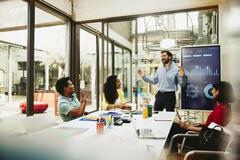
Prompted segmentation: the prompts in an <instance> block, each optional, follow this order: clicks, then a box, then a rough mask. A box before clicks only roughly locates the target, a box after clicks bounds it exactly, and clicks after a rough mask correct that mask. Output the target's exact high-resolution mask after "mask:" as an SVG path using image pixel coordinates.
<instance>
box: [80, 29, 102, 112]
mask: <svg viewBox="0 0 240 160" xmlns="http://www.w3.org/2000/svg"><path fill="white" fill-rule="evenodd" d="M96 52H97V50H96V36H95V35H93V34H91V33H89V32H87V31H85V30H83V29H80V76H79V77H80V79H79V80H80V94H88V95H89V101H88V103H87V107H86V111H88V112H90V111H94V110H96V108H97V106H96V96H97V95H96V89H97V88H96V87H97V86H98V85H97V83H96Z"/></svg>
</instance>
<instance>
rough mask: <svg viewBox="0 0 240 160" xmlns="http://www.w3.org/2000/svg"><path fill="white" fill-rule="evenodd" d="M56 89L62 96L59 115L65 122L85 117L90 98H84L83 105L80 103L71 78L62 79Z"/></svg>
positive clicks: (57, 83)
mask: <svg viewBox="0 0 240 160" xmlns="http://www.w3.org/2000/svg"><path fill="white" fill-rule="evenodd" d="M56 89H57V91H58V93H59V94H60V96H59V98H58V108H59V113H60V116H61V118H62V119H63V121H64V122H66V121H70V120H73V119H75V118H77V117H81V116H83V115H84V113H85V112H84V111H85V107H86V101H87V98H88V96H86V95H85V96H83V97H82V98H81V103H80V102H79V100H78V98H77V96H76V94H75V93H74V85H73V84H72V81H71V80H70V77H63V78H60V79H59V80H58V81H57V82H56Z"/></svg>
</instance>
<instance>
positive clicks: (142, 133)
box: [133, 121, 166, 139]
mask: <svg viewBox="0 0 240 160" xmlns="http://www.w3.org/2000/svg"><path fill="white" fill-rule="evenodd" d="M133 126H134V129H135V130H136V133H137V135H138V138H139V139H165V138H166V135H164V134H163V133H162V132H161V131H156V130H155V129H153V128H150V127H147V128H140V127H137V125H136V122H134V121H133Z"/></svg>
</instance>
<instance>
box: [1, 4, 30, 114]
mask: <svg viewBox="0 0 240 160" xmlns="http://www.w3.org/2000/svg"><path fill="white" fill-rule="evenodd" d="M0 8H1V10H0V17H1V20H0V104H3V105H8V104H10V105H11V106H12V104H13V103H14V104H15V106H18V103H19V102H21V101H26V78H27V73H26V69H25V67H26V64H25V63H24V62H26V60H27V59H26V57H27V56H26V55H27V54H26V53H27V52H26V44H27V32H26V25H27V3H25V2H23V1H15V0H13V1H0ZM15 102H16V103H15ZM6 109H7V108H6ZM17 109H18V108H16V112H18V110H17ZM13 110H15V109H13Z"/></svg>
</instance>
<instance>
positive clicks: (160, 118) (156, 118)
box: [153, 114, 172, 121]
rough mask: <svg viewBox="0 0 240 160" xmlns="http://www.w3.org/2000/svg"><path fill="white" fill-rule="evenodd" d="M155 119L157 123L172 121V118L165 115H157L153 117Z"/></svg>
mask: <svg viewBox="0 0 240 160" xmlns="http://www.w3.org/2000/svg"><path fill="white" fill-rule="evenodd" d="M153 119H154V120H155V121H172V117H171V116H169V115H164V114H161V115H159V114H158V115H156V116H154V117H153Z"/></svg>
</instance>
